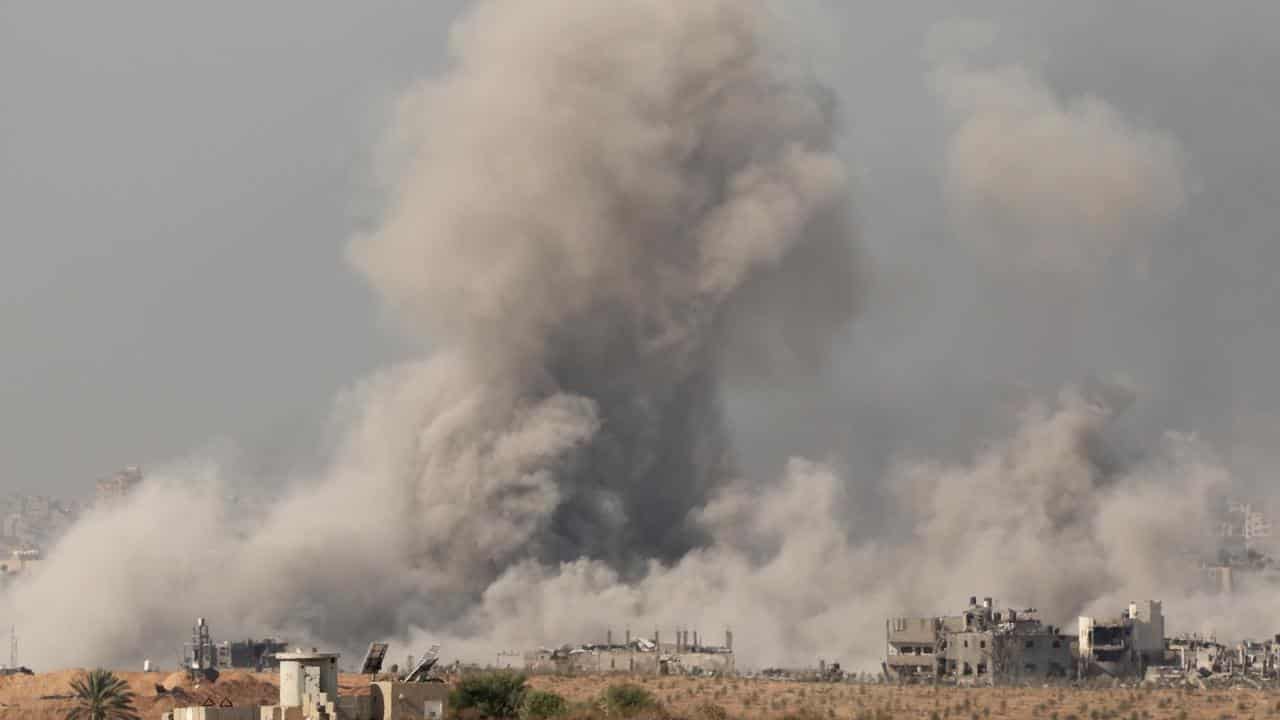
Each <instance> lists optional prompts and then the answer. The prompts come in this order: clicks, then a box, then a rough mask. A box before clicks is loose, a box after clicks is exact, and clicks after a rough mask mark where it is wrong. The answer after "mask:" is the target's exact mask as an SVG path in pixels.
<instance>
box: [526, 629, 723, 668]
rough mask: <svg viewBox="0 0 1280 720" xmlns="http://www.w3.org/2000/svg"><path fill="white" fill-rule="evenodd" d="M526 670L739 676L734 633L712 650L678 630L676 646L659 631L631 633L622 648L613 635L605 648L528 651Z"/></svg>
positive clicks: (607, 637) (694, 634) (608, 635)
mask: <svg viewBox="0 0 1280 720" xmlns="http://www.w3.org/2000/svg"><path fill="white" fill-rule="evenodd" d="M524 669H525V670H526V671H527V672H532V673H557V674H589V673H607V672H626V673H641V674H649V675H725V674H730V673H733V672H734V671H735V664H734V653H733V632H732V631H731V630H727V629H726V630H725V637H724V644H723V645H713V644H710V643H707V642H706V641H705V637H704V636H700V635H699V634H698V632H696V631H690V630H678V631H676V633H675V634H674V638H673V641H672V642H664V641H663V639H662V635H661V633H660V632H659V631H657V630H655V631H654V633H653V637H652V638H645V637H632V635H631V631H630V630H627V631H626V633H625V635H624V636H623V638H622V642H621V643H617V642H615V640H614V637H613V631H612V630H610V631H608V632H606V634H605V641H604V642H603V643H600V644H584V645H563V646H561V647H559V648H554V649H552V648H541V649H539V650H535V651H531V652H527V653H525V655H524Z"/></svg>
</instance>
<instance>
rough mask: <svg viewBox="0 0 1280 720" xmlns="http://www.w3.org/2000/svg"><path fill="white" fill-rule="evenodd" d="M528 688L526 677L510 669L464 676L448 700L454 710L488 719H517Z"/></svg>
mask: <svg viewBox="0 0 1280 720" xmlns="http://www.w3.org/2000/svg"><path fill="white" fill-rule="evenodd" d="M526 690H527V688H526V686H525V676H524V675H522V674H520V673H516V672H511V671H509V670H499V671H497V672H488V673H477V674H474V675H464V676H463V677H462V679H460V680H459V681H458V684H457V687H455V688H454V690H453V693H452V694H451V696H450V698H449V704H450V705H452V706H453V707H454V708H455V709H457V710H459V711H462V710H474V711H475V712H476V713H478V714H480V715H481V716H482V717H487V718H515V717H518V716H519V713H520V706H521V703H522V702H523V701H524V696H525V692H526Z"/></svg>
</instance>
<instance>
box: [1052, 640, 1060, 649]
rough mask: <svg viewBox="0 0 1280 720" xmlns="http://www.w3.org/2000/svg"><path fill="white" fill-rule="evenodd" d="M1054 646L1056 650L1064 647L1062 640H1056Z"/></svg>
mask: <svg viewBox="0 0 1280 720" xmlns="http://www.w3.org/2000/svg"><path fill="white" fill-rule="evenodd" d="M1053 646H1054V647H1056V648H1060V647H1062V641H1061V640H1054V641H1053Z"/></svg>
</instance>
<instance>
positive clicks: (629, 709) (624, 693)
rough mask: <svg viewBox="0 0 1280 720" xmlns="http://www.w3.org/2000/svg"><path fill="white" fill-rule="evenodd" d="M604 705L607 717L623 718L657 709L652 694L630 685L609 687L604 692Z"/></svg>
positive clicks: (637, 686)
mask: <svg viewBox="0 0 1280 720" xmlns="http://www.w3.org/2000/svg"><path fill="white" fill-rule="evenodd" d="M604 704H605V707H606V708H607V709H608V711H609V715H611V716H618V717H624V718H625V717H632V716H634V715H638V714H640V713H642V712H644V711H646V710H652V709H654V708H656V707H658V701H657V700H656V699H654V697H653V694H652V693H650V692H649V691H648V690H645V689H644V688H642V687H640V686H639V685H633V684H631V683H625V684H622V685H610V686H609V688H608V689H607V690H605V691H604Z"/></svg>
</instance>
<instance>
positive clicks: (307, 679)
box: [276, 652, 338, 708]
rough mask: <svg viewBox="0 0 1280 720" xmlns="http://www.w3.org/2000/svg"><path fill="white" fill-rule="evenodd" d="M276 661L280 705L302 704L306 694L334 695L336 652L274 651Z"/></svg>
mask: <svg viewBox="0 0 1280 720" xmlns="http://www.w3.org/2000/svg"><path fill="white" fill-rule="evenodd" d="M276 659H277V660H279V661H280V707H282V708H293V707H302V706H303V699H304V698H306V697H307V696H308V695H310V696H313V697H318V696H320V695H321V694H324V695H327V696H328V697H329V698H337V697H338V653H322V652H291V653H277V654H276Z"/></svg>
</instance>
